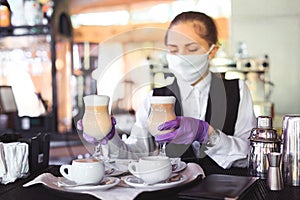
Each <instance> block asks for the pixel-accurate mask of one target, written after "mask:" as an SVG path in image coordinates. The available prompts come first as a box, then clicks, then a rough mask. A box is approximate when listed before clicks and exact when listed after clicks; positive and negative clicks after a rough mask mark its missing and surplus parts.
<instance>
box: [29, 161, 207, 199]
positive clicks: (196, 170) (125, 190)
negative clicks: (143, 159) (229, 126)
mask: <svg viewBox="0 0 300 200" xmlns="http://www.w3.org/2000/svg"><path fill="white" fill-rule="evenodd" d="M181 174H184V175H185V176H187V180H186V181H185V182H184V183H182V185H183V184H186V183H189V182H191V181H193V180H195V179H196V178H197V177H198V176H199V175H202V176H203V178H204V177H205V174H204V172H203V169H202V168H201V167H200V166H199V165H198V164H196V163H188V164H187V167H186V169H185V170H184V171H182V172H181ZM60 178H61V177H55V176H53V175H52V174H50V173H44V174H41V175H39V176H38V177H36V178H35V179H34V180H32V181H30V182H28V183H26V184H24V185H23V187H28V186H31V185H34V184H37V183H42V184H44V185H46V186H48V187H52V189H57V190H61V191H68V190H66V189H65V188H63V187H58V186H57V185H53V183H58V181H59V180H60ZM154 190H157V189H151V188H147V189H144V188H142V189H141V188H132V187H129V186H127V185H126V184H125V183H124V182H123V181H121V182H120V183H119V185H117V186H116V187H113V188H110V189H108V190H90V191H77V190H76V191H75V190H72V192H79V193H85V194H90V195H92V196H95V197H97V198H99V199H102V200H132V199H134V198H135V197H137V196H138V195H139V194H140V193H142V192H145V191H154Z"/></svg>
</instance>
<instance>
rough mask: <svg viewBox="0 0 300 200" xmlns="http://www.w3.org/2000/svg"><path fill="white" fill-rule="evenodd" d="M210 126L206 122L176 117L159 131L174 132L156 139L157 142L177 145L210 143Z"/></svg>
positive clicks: (164, 124) (161, 126)
mask: <svg viewBox="0 0 300 200" xmlns="http://www.w3.org/2000/svg"><path fill="white" fill-rule="evenodd" d="M208 128H209V124H208V123H207V122H205V121H202V120H199V119H195V118H192V117H182V116H179V117H176V119H175V120H171V121H167V122H165V123H163V124H161V125H160V126H158V130H160V131H162V130H170V129H175V130H174V131H172V132H170V133H166V134H162V135H157V136H156V137H155V141H156V142H159V143H161V142H172V143H175V144H192V143H193V142H194V141H198V142H200V143H206V142H207V141H208Z"/></svg>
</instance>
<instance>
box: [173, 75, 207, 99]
mask: <svg viewBox="0 0 300 200" xmlns="http://www.w3.org/2000/svg"><path fill="white" fill-rule="evenodd" d="M211 79H212V75H211V72H209V73H208V75H207V76H206V77H205V78H204V79H203V80H202V81H200V82H199V83H197V84H196V85H195V86H191V85H190V84H189V83H187V82H186V81H182V80H180V79H177V83H178V87H179V90H180V95H181V98H182V100H184V99H186V98H188V97H189V95H190V94H191V92H192V91H193V89H194V88H195V89H197V90H199V91H203V89H204V88H207V86H209V85H210V83H211Z"/></svg>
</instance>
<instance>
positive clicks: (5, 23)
mask: <svg viewBox="0 0 300 200" xmlns="http://www.w3.org/2000/svg"><path fill="white" fill-rule="evenodd" d="M10 25H11V10H10V6H9V3H8V2H7V0H0V27H9V26H10Z"/></svg>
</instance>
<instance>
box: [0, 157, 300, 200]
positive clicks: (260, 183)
mask: <svg viewBox="0 0 300 200" xmlns="http://www.w3.org/2000/svg"><path fill="white" fill-rule="evenodd" d="M194 162H195V161H194ZM196 162H197V161H196ZM199 164H200V165H201V167H202V168H203V170H204V172H205V174H206V175H210V174H228V175H239V176H247V174H248V172H247V169H244V168H231V169H222V168H220V167H217V166H214V165H210V164H204V163H201V162H199ZM44 172H50V173H52V174H54V175H56V176H60V173H59V166H49V167H48V168H46V169H44V170H40V171H38V172H35V173H33V174H31V175H30V176H29V177H28V178H26V179H19V180H17V181H15V182H14V183H10V184H8V185H0V200H27V199H28V200H35V199H36V200H40V199H43V200H57V199H59V200H64V199H75V200H77V199H78V200H96V199H97V198H95V197H93V196H90V195H87V194H79V193H69V192H62V191H57V190H53V189H50V188H47V187H45V186H43V185H41V184H37V185H34V186H31V187H29V188H23V187H22V185H23V184H24V183H26V182H28V181H30V180H32V179H34V178H35V177H36V176H38V175H39V174H41V173H44ZM201 181H202V180H201V179H200V178H199V179H196V180H195V181H193V182H191V183H189V184H187V185H185V186H183V187H178V188H172V189H166V190H161V191H155V192H145V193H142V194H140V195H139V196H138V197H137V198H136V199H155V200H157V199H183V198H180V197H179V196H178V194H179V193H180V192H181V191H184V190H186V189H189V188H191V187H197V185H198V184H201ZM240 199H251V200H255V199H257V200H262V199H267V200H268V199H270V200H273V199H274V200H278V199H284V200H286V199H288V200H293V199H300V187H291V186H285V188H284V190H282V191H270V190H269V189H268V187H267V184H266V180H263V179H259V180H257V181H256V182H255V183H254V184H253V185H252V186H250V187H249V188H248V189H247V190H246V191H245V192H244V193H243V195H242V196H241V197H240Z"/></svg>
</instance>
